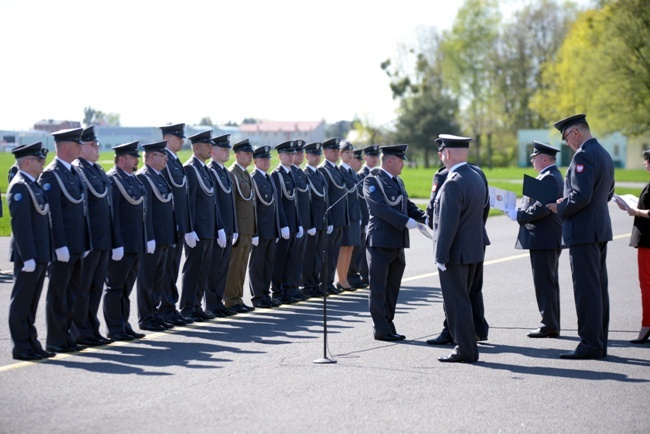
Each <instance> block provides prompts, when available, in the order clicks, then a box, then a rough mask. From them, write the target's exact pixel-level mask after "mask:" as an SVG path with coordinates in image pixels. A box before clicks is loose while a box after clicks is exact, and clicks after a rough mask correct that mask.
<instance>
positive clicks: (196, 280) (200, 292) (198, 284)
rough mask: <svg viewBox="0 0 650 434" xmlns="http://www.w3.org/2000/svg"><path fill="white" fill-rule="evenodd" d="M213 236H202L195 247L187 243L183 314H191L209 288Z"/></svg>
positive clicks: (184, 265)
mask: <svg viewBox="0 0 650 434" xmlns="http://www.w3.org/2000/svg"><path fill="white" fill-rule="evenodd" d="M213 245H214V239H213V238H207V239H206V238H202V239H200V240H199V241H197V242H196V246H194V248H193V249H191V248H190V247H188V246H187V245H185V263H184V264H183V292H182V293H181V300H180V306H179V307H180V311H181V314H182V315H183V316H191V315H192V313H194V312H196V311H197V310H198V309H199V308H200V306H201V301H202V300H203V296H204V295H205V292H206V291H207V289H208V276H209V274H210V268H211V267H212V265H213V264H212V249H213Z"/></svg>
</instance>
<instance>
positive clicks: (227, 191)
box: [208, 161, 239, 235]
mask: <svg viewBox="0 0 650 434" xmlns="http://www.w3.org/2000/svg"><path fill="white" fill-rule="evenodd" d="M208 167H209V168H210V174H211V175H212V177H213V180H214V188H215V191H216V194H217V205H218V207H217V208H218V209H219V216H220V217H221V222H222V223H223V228H224V231H225V232H226V234H227V235H232V234H233V233H235V232H239V231H238V230H237V214H236V210H235V196H234V192H233V188H232V184H233V183H232V180H231V179H230V175H229V174H228V171H227V170H226V168H225V167H221V166H220V165H219V164H218V163H216V162H214V161H213V162H212V163H210V166H208Z"/></svg>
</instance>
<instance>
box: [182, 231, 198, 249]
mask: <svg viewBox="0 0 650 434" xmlns="http://www.w3.org/2000/svg"><path fill="white" fill-rule="evenodd" d="M198 240H199V236H198V235H196V232H194V231H192V232H190V233H189V234H185V244H187V247H189V248H190V249H193V248H194V247H196V242H197V241H198Z"/></svg>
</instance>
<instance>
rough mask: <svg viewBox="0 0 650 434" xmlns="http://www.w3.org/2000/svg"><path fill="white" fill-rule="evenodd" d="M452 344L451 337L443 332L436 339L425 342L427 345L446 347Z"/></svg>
mask: <svg viewBox="0 0 650 434" xmlns="http://www.w3.org/2000/svg"><path fill="white" fill-rule="evenodd" d="M453 343H454V340H453V339H452V338H451V335H450V334H449V333H445V332H442V333H440V334H439V335H438V337H437V338H433V339H429V340H428V341H427V345H447V344H453Z"/></svg>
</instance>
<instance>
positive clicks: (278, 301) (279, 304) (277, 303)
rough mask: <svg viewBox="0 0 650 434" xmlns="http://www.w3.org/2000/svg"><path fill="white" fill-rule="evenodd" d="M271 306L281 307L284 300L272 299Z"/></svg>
mask: <svg viewBox="0 0 650 434" xmlns="http://www.w3.org/2000/svg"><path fill="white" fill-rule="evenodd" d="M271 304H272V305H273V307H280V306H282V300H280V299H278V298H272V299H271Z"/></svg>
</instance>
